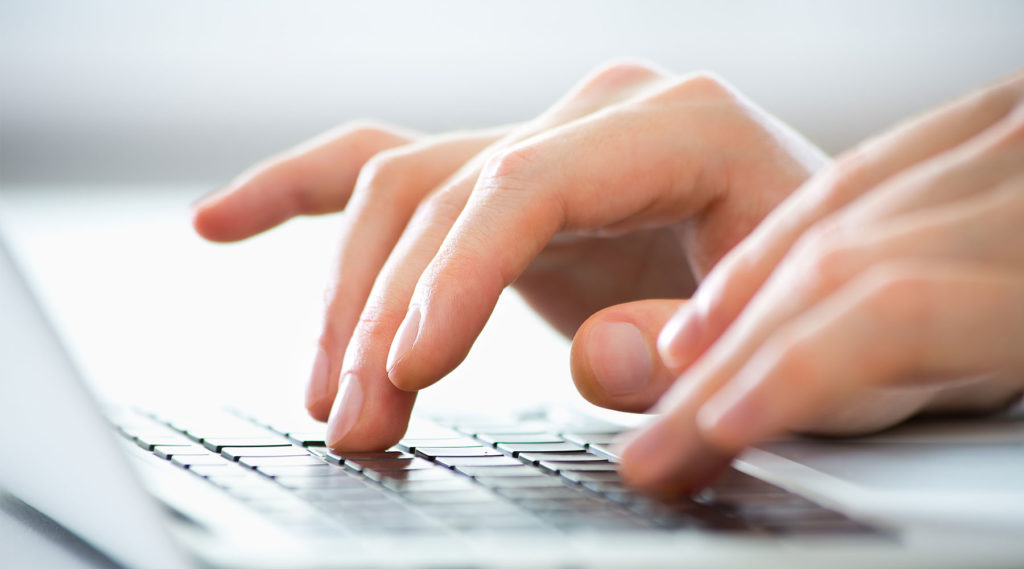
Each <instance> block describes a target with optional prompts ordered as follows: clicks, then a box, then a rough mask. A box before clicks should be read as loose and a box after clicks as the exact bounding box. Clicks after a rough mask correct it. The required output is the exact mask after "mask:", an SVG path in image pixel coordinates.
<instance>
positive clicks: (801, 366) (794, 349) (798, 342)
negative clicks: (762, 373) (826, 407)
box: [766, 337, 820, 392]
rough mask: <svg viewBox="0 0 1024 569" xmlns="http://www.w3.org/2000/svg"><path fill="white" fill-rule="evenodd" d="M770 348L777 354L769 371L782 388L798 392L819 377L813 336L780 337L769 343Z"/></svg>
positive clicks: (768, 368)
mask: <svg viewBox="0 0 1024 569" xmlns="http://www.w3.org/2000/svg"><path fill="white" fill-rule="evenodd" d="M773 344H774V349H772V347H773V346H772V345H773ZM768 349H769V350H770V351H772V352H774V353H775V356H774V361H773V362H771V363H770V364H769V366H768V367H767V368H766V369H767V370H768V371H767V373H768V374H770V375H771V376H772V380H773V381H774V382H775V383H776V384H778V385H779V387H780V388H781V389H783V390H785V391H787V392H796V391H798V390H800V389H802V388H807V387H808V384H809V383H810V382H811V381H815V380H816V379H818V378H819V376H820V374H818V373H817V359H816V355H815V354H816V353H817V350H816V349H815V346H814V340H813V338H790V337H780V338H776V339H775V340H774V341H773V342H772V343H771V344H768Z"/></svg>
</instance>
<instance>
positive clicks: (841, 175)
mask: <svg viewBox="0 0 1024 569" xmlns="http://www.w3.org/2000/svg"><path fill="white" fill-rule="evenodd" d="M1022 229H1024V75H1020V76H1017V77H1016V78H1014V79H1012V80H1010V81H1007V82H1004V83H1001V84H999V85H995V86H993V87H991V88H988V89H986V90H984V91H981V92H978V93H974V94H971V95H969V96H967V97H965V98H963V99H961V100H959V101H957V102H955V103H953V104H951V105H949V106H946V107H944V108H940V109H938V110H936V111H934V112H931V113H930V114H928V115H926V116H924V117H922V118H920V119H918V120H915V121H913V122H911V123H909V124H906V125H904V126H902V127H900V128H897V129H896V130H894V131H892V132H890V133H887V134H885V135H883V136H881V137H879V138H877V139H874V140H871V141H868V142H867V143H865V144H863V145H861V146H859V147H857V148H854V149H853V150H852V151H850V152H848V153H847V154H846V155H845V156H843V157H841V158H840V159H838V160H837V161H836V162H835V163H834V164H833V165H832V166H831V167H828V168H825V169H824V170H823V171H821V172H819V173H818V174H817V175H816V176H814V177H813V178H812V179H811V180H810V181H808V182H807V183H806V184H804V185H803V186H802V187H801V188H800V189H799V190H797V191H796V192H795V193H794V194H793V195H792V196H791V197H790V198H789V199H787V200H786V201H785V202H784V203H783V204H782V205H781V206H779V208H778V209H777V210H775V211H773V212H772V213H771V214H770V215H769V216H768V218H767V219H765V221H764V222H763V223H762V224H761V225H760V226H759V227H758V228H757V229H756V230H754V231H753V233H752V234H751V235H750V236H749V237H747V238H746V239H745V240H744V241H743V242H742V243H741V244H740V245H739V246H737V247H736V248H735V249H733V250H732V251H731V252H730V253H729V254H728V255H727V256H726V257H725V258H724V259H723V260H722V262H721V263H720V264H718V265H717V266H716V267H715V268H714V269H713V270H712V271H711V273H710V275H709V276H708V278H707V279H706V280H705V281H704V282H703V283H702V284H701V285H700V288H699V289H698V291H697V293H696V295H695V296H694V299H693V301H692V302H690V303H689V304H688V305H687V306H685V307H683V308H682V309H681V310H680V311H679V312H678V313H677V314H676V315H675V316H673V317H672V319H671V321H670V322H669V323H668V324H667V326H666V327H665V329H664V330H663V331H662V332H661V335H660V337H658V342H657V344H658V348H659V352H660V354H661V355H662V357H663V360H664V361H665V362H667V363H668V364H669V367H670V368H671V369H672V370H673V371H674V374H675V375H674V377H678V380H677V381H676V382H675V384H674V385H672V387H671V388H670V389H669V390H668V391H667V393H666V394H665V395H664V397H662V398H661V399H660V401H659V402H658V404H657V409H658V410H659V411H660V412H661V415H660V417H659V418H658V419H656V420H655V421H654V422H653V423H652V424H650V425H647V426H646V427H645V428H644V429H643V430H642V431H641V432H638V433H635V434H634V435H633V436H632V438H631V439H629V440H628V441H626V442H625V443H624V445H623V448H622V460H623V464H622V467H623V475H624V477H625V478H626V479H627V480H628V481H630V482H631V483H633V484H634V485H636V486H639V487H641V488H644V489H647V490H652V491H657V492H664V493H674V492H680V491H686V490H690V489H693V488H695V487H697V486H700V485H702V484H703V483H705V482H706V481H707V480H708V478H709V477H711V476H713V474H714V472H715V470H716V469H717V468H718V467H719V466H720V465H722V464H724V463H725V462H726V461H727V460H728V459H729V458H730V457H732V456H734V455H736V454H737V453H739V452H741V451H742V450H743V449H745V448H747V447H749V446H751V445H754V444H757V443H759V442H763V441H765V440H767V439H769V438H771V437H774V436H777V435H779V434H782V433H786V432H802V433H824V434H854V433H863V432H869V431H874V430H877V429H880V428H882V427H886V426H889V425H892V424H894V423H897V422H899V421H902V420H903V419H905V418H907V417H909V416H911V415H914V414H916V413H920V412H927V411H979V410H981V411H984V410H993V409H997V408H999V407H1001V406H1006V405H1008V404H1009V403H1010V402H1011V401H1013V400H1014V399H1015V398H1017V397H1019V396H1020V393H1021V391H1022V390H1024V381H1022V378H1024V344H1022V338H1024V231H1022ZM654 334H655V332H654V331H653V330H652V331H651V332H650V335H649V336H650V337H654Z"/></svg>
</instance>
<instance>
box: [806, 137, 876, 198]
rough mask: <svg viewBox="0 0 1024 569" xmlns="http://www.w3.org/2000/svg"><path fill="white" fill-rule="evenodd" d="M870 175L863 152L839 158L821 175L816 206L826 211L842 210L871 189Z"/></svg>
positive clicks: (855, 150) (859, 151)
mask: <svg viewBox="0 0 1024 569" xmlns="http://www.w3.org/2000/svg"><path fill="white" fill-rule="evenodd" d="M869 175H870V171H869V167H868V161H867V158H866V156H865V154H864V152H863V151H861V150H859V149H854V150H851V151H849V152H847V153H845V154H843V155H841V156H839V157H838V158H836V160H835V161H834V162H833V163H832V164H830V165H829V166H827V167H826V168H825V170H824V171H823V172H822V174H821V176H822V178H821V183H820V185H819V186H818V191H817V192H816V194H817V196H816V198H817V199H816V205H817V206H818V207H819V208H821V209H822V210H824V211H835V210H837V209H839V208H841V207H842V206H844V205H846V204H847V203H849V202H850V201H851V200H853V199H854V198H856V197H857V196H859V195H860V194H862V193H864V192H865V191H867V190H868V189H869V188H870V187H871V185H872V184H871V180H870V178H869Z"/></svg>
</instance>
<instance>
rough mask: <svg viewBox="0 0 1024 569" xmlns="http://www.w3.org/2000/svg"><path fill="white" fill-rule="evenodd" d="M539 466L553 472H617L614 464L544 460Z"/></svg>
mask: <svg viewBox="0 0 1024 569" xmlns="http://www.w3.org/2000/svg"><path fill="white" fill-rule="evenodd" d="M537 466H539V467H540V468H543V469H544V470H548V471H551V472H562V471H567V472H616V470H617V465H616V464H615V463H613V462H608V461H605V462H564V461H561V462H560V461H548V460H542V461H540V462H539V463H537Z"/></svg>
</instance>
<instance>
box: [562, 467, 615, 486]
mask: <svg viewBox="0 0 1024 569" xmlns="http://www.w3.org/2000/svg"><path fill="white" fill-rule="evenodd" d="M558 475H559V476H561V477H562V478H565V479H566V480H568V481H570V482H575V483H577V484H581V483H583V482H622V477H620V476H619V473H618V472H617V471H615V472H584V471H580V470H565V471H561V472H559V473H558Z"/></svg>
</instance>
